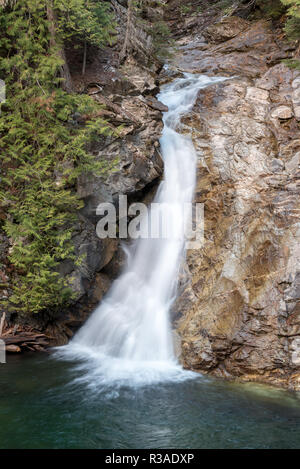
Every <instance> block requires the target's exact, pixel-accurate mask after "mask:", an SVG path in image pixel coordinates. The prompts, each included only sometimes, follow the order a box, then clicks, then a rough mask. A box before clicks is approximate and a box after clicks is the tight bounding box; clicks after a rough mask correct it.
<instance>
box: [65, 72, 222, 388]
mask: <svg viewBox="0 0 300 469" xmlns="http://www.w3.org/2000/svg"><path fill="white" fill-rule="evenodd" d="M220 80H221V79H220V78H209V77H206V76H196V75H191V74H185V75H184V77H183V78H178V79H176V80H175V81H174V82H172V83H171V84H168V85H165V86H164V87H163V89H162V91H161V93H160V94H159V96H158V99H160V101H162V102H163V103H164V104H166V105H167V106H168V109H169V110H168V112H165V113H164V117H163V122H164V130H163V134H162V137H161V141H160V143H161V151H162V156H163V160H164V179H163V181H162V182H161V184H160V186H159V188H158V191H157V194H156V197H155V200H154V204H153V206H152V208H151V209H150V210H158V211H159V215H160V217H153V218H152V217H151V211H150V214H149V218H151V220H152V219H154V220H155V219H157V220H159V219H160V220H162V219H163V220H164V222H167V224H168V226H170V227H172V236H171V237H169V238H167V239H166V238H163V237H162V238H160V239H151V238H150V239H149V238H148V239H138V240H136V241H135V242H134V243H133V244H132V246H131V247H130V248H129V250H128V261H127V266H126V267H125V268H124V271H123V273H122V274H121V275H120V277H119V278H118V279H117V280H116V281H115V282H114V283H113V285H112V287H111V289H110V291H109V292H108V294H107V295H106V297H105V298H104V300H103V301H102V302H101V303H100V305H99V306H98V308H97V309H96V310H95V311H94V313H93V314H92V315H91V317H90V318H89V320H88V321H87V322H86V324H85V325H84V326H83V327H82V328H81V330H80V331H79V332H78V333H77V334H76V336H75V337H74V339H73V340H72V341H71V342H70V344H69V345H67V346H66V347H63V348H62V349H60V351H59V355H60V356H61V357H64V358H71V359H81V360H83V361H84V362H85V364H84V365H83V367H82V369H84V367H86V366H87V365H86V361H88V362H89V363H91V362H93V363H94V364H95V366H93V367H91V366H90V367H89V373H91V370H92V373H93V375H94V378H95V376H97V377H98V379H100V378H101V380H102V381H105V380H106V381H125V382H134V383H145V382H157V381H160V380H164V379H174V378H175V379H180V377H182V376H184V375H186V373H187V372H184V371H183V370H182V369H181V367H180V366H179V364H178V363H177V360H176V357H175V355H174V350H173V340H172V330H171V324H170V318H169V310H170V307H171V305H172V302H173V301H174V299H175V297H176V288H177V281H178V274H179V268H180V266H181V263H182V260H183V258H184V252H185V239H184V233H183V231H184V224H185V217H184V214H183V210H182V207H183V205H184V204H187V203H191V202H192V199H193V193H194V188H195V182H196V151H195V149H194V146H193V143H192V139H191V137H190V136H187V135H183V134H180V133H178V132H177V130H178V128H179V126H180V118H181V116H182V115H183V114H185V113H187V112H188V111H189V110H190V109H191V108H192V107H193V104H194V102H195V99H196V96H197V93H198V90H199V89H200V88H204V87H206V86H208V85H209V84H211V83H214V82H216V81H220ZM157 228H158V229H159V230H161V227H157Z"/></svg>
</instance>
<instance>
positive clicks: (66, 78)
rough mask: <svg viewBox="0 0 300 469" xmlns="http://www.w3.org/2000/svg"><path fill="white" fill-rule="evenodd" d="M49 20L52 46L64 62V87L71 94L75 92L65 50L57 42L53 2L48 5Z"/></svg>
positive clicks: (61, 68)
mask: <svg viewBox="0 0 300 469" xmlns="http://www.w3.org/2000/svg"><path fill="white" fill-rule="evenodd" d="M47 18H48V21H49V31H50V46H51V47H52V48H55V49H56V50H57V52H58V55H59V57H60V58H61V59H62V61H63V65H62V66H61V67H60V73H61V77H62V78H63V79H64V81H63V84H62V87H63V89H64V90H65V91H67V92H69V93H71V92H72V91H73V86H72V77H71V73H70V69H69V66H68V63H67V58H66V53H65V50H64V48H63V47H60V46H59V45H58V44H57V42H56V16H55V12H54V9H53V5H52V2H51V1H49V2H48V3H47Z"/></svg>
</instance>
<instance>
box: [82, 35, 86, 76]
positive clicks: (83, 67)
mask: <svg viewBox="0 0 300 469" xmlns="http://www.w3.org/2000/svg"><path fill="white" fill-rule="evenodd" d="M86 55H87V42H86V41H84V49H83V61H82V76H84V75H85V69H86Z"/></svg>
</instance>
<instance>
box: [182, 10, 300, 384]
mask: <svg viewBox="0 0 300 469" xmlns="http://www.w3.org/2000/svg"><path fill="white" fill-rule="evenodd" d="M196 36H197V39H195V37H196ZM178 43H179V45H180V48H179V50H180V52H179V54H177V57H176V60H175V63H176V67H177V69H179V70H185V71H191V72H197V73H206V74H209V75H216V74H217V75H223V76H227V77H232V78H230V79H228V80H227V81H224V82H222V83H219V84H216V85H213V86H210V87H208V88H206V89H205V90H201V91H200V92H199V94H198V98H197V101H196V103H195V105H194V108H193V110H192V111H191V112H190V114H189V115H186V116H184V117H183V118H182V131H183V132H188V133H191V134H192V136H193V140H194V144H195V147H196V149H197V154H198V177H197V189H196V194H195V202H199V203H204V206H205V243H204V246H203V248H202V249H200V250H195V251H190V252H188V255H187V261H186V266H185V269H184V270H185V275H184V276H183V279H182V285H181V292H180V296H179V298H178V300H177V302H176V305H175V307H174V316H175V318H176V323H175V324H176V329H177V331H178V333H179V335H180V336H181V339H182V352H181V358H182V361H183V363H184V365H185V366H186V367H187V368H191V369H194V370H199V371H204V372H209V373H212V374H214V375H216V376H223V377H239V378H242V379H244V380H257V381H265V382H271V383H274V384H279V385H284V386H288V387H290V388H292V389H300V309H299V295H300V281H299V280H300V273H299V266H300V247H299V239H300V238H299V235H300V232H299V228H300V226H299V209H300V207H299V190H300V183H299V175H300V171H299V163H300V133H299V120H300V115H299V96H300V73H299V72H297V71H292V70H290V69H289V68H287V67H286V66H285V65H283V64H282V62H281V61H282V59H283V58H286V57H288V56H289V55H290V53H291V51H290V49H291V46H290V45H289V44H285V43H280V42H278V41H276V40H275V35H274V34H273V32H272V29H271V26H270V24H269V23H267V22H265V21H258V22H254V23H250V22H248V21H245V20H243V19H241V18H237V17H230V18H227V19H225V20H224V21H221V22H220V23H217V24H213V25H211V26H209V27H208V28H206V29H205V28H203V29H202V31H201V34H200V35H199V30H197V34H196V35H195V33H193V32H192V33H191V36H190V39H188V40H187V38H186V37H184V38H182V39H179V41H178Z"/></svg>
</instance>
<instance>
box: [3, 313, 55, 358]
mask: <svg viewBox="0 0 300 469" xmlns="http://www.w3.org/2000/svg"><path fill="white" fill-rule="evenodd" d="M0 339H1V340H3V341H4V342H5V348H6V351H7V352H9V353H20V352H22V351H32V352H35V351H43V350H45V348H46V347H47V346H48V343H49V342H48V340H47V339H48V338H47V336H46V335H45V334H41V333H39V332H37V331H34V330H33V329H30V328H27V329H26V330H24V328H23V327H21V326H18V325H15V326H14V327H11V328H5V313H3V315H2V318H1V319H0Z"/></svg>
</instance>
